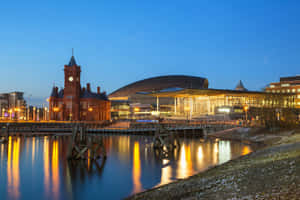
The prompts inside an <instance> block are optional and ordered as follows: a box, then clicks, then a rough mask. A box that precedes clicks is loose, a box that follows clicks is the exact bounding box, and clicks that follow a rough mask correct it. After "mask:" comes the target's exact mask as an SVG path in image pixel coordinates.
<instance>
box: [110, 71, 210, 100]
mask: <svg viewBox="0 0 300 200" xmlns="http://www.w3.org/2000/svg"><path fill="white" fill-rule="evenodd" d="M166 88H190V89H204V88H208V80H207V79H206V78H202V77H196V76H185V75H170V76H157V77H152V78H147V79H143V80H140V81H137V82H134V83H131V84H129V85H126V86H124V87H122V88H120V89H118V90H116V91H114V92H112V93H111V94H110V95H109V97H110V98H111V97H124V96H129V95H131V94H135V93H137V92H151V91H158V90H163V89H166Z"/></svg>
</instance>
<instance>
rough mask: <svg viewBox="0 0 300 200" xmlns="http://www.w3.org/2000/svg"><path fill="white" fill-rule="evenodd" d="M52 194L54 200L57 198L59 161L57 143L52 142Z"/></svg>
mask: <svg viewBox="0 0 300 200" xmlns="http://www.w3.org/2000/svg"><path fill="white" fill-rule="evenodd" d="M52 192H53V196H54V197H55V198H54V199H57V198H58V193H59V160H58V142H57V141H56V140H55V141H53V145H52Z"/></svg>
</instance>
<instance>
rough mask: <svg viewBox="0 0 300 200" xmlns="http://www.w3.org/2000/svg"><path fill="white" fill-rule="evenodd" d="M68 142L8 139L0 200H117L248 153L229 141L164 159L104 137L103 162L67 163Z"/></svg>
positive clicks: (125, 139) (132, 140)
mask: <svg viewBox="0 0 300 200" xmlns="http://www.w3.org/2000/svg"><path fill="white" fill-rule="evenodd" d="M68 141H69V138H66V137H64V138H58V139H52V138H50V137H33V138H22V137H10V138H9V142H8V143H7V144H0V199H85V198H95V197H96V198H99V199H121V198H124V197H126V196H129V195H131V194H133V193H136V192H140V191H143V190H145V189H149V188H152V187H156V186H159V185H162V184H166V183H169V182H171V181H173V180H176V179H179V178H186V177H188V176H191V175H193V174H195V173H197V172H199V171H203V170H205V169H207V168H208V167H209V166H213V165H217V164H221V163H224V162H226V161H228V160H229V159H231V158H234V157H237V156H239V155H243V154H247V153H250V152H251V148H250V147H249V146H246V145H243V144H240V143H236V142H229V141H222V140H208V141H203V140H201V139H182V141H181V143H182V146H181V148H180V150H179V151H175V152H174V153H173V155H172V156H171V157H170V158H169V159H162V158H160V157H159V156H158V155H157V154H155V152H154V151H153V149H152V148H151V147H150V141H151V139H150V138H149V137H140V136H107V137H105V139H104V143H105V148H106V150H107V155H108V157H107V160H106V161H105V162H101V160H99V161H98V163H95V162H92V161H90V160H87V161H84V162H79V163H78V162H77V163H70V162H68V161H67V159H66V152H67V146H68Z"/></svg>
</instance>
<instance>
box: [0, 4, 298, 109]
mask: <svg viewBox="0 0 300 200" xmlns="http://www.w3.org/2000/svg"><path fill="white" fill-rule="evenodd" d="M299 6H300V1H299V0H295V1H292V0H264V1H262V0H243V1H241V0H235V1H234V0H232V1H229V0H228V1H221V0H219V1H214V0H207V1H204V0H203V1H199V0H195V1H182V0H181V1H176V0H172V1H168V0H164V1H162V0H150V1H143V0H136V1H131V0H128V1H125V0H120V1H113V0H112V1H100V0H98V1H75V0H72V1H48V2H46V1H40V0H39V1H30V0H28V1H18V2H17V1H3V2H1V5H0V38H1V39H0V41H1V43H0V67H1V79H0V85H1V87H0V92H11V91H16V90H17V91H23V92H25V97H28V96H32V98H37V99H38V98H40V99H45V98H46V97H48V96H49V95H50V92H51V88H52V86H53V84H54V83H55V85H57V86H58V87H62V86H63V76H64V73H63V66H64V65H65V64H67V63H68V62H69V59H70V57H71V54H72V48H74V55H75V58H76V61H77V64H79V65H81V67H82V81H81V84H82V85H85V84H86V83H87V82H90V83H91V85H92V89H93V90H95V89H96V86H97V85H100V86H101V89H102V90H106V91H107V92H108V93H110V92H113V91H114V90H116V89H118V88H120V87H122V86H124V85H126V84H129V83H132V82H134V81H137V80H141V79H144V78H149V77H153V76H158V75H174V74H182V75H193V76H200V77H206V78H207V79H208V80H209V84H210V85H209V87H210V88H221V89H233V88H234V87H235V85H236V84H237V83H238V81H239V80H240V79H241V80H242V81H243V82H244V85H245V87H247V88H248V89H250V90H260V89H261V88H262V87H264V86H265V85H267V84H268V83H270V82H275V81H278V80H279V77H280V76H293V75H297V74H300V71H299V67H300V59H299V55H300V25H299V20H300V12H299ZM29 103H30V102H29Z"/></svg>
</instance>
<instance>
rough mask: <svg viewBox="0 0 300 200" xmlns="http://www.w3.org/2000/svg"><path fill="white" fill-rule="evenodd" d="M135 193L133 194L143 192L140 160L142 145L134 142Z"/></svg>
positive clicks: (133, 171) (133, 170)
mask: <svg viewBox="0 0 300 200" xmlns="http://www.w3.org/2000/svg"><path fill="white" fill-rule="evenodd" d="M132 176H133V177H132V178H133V191H132V193H137V192H140V191H142V190H143V188H142V184H141V160H140V144H139V143H138V142H134V147H133V169H132Z"/></svg>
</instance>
